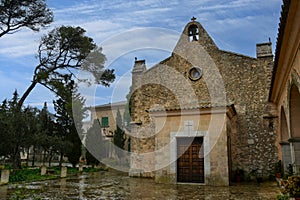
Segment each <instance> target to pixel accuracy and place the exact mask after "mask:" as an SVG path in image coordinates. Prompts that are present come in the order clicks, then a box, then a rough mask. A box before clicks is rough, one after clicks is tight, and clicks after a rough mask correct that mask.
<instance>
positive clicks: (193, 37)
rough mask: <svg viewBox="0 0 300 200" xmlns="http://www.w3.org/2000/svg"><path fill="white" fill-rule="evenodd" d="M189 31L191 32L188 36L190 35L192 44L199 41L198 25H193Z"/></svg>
mask: <svg viewBox="0 0 300 200" xmlns="http://www.w3.org/2000/svg"><path fill="white" fill-rule="evenodd" d="M188 31H189V33H188V34H189V39H190V42H192V41H198V40H199V29H198V26H197V25H195V24H193V25H191V26H190V27H189V29H188Z"/></svg>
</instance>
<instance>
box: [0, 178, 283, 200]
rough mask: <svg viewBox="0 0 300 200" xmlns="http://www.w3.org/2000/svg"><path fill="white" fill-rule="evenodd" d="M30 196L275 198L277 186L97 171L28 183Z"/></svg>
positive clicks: (4, 189) (0, 193) (3, 190)
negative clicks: (164, 180) (163, 180)
mask: <svg viewBox="0 0 300 200" xmlns="http://www.w3.org/2000/svg"><path fill="white" fill-rule="evenodd" d="M19 187H23V188H26V189H25V192H27V193H28V194H32V193H34V194H35V195H36V196H38V197H40V198H41V199H200V200H209V199H212V200H215V199H243V200H244V199H249V200H250V199H251V200H252V199H275V197H276V195H277V194H279V189H278V187H277V186H276V183H263V184H262V185H260V186H258V185H255V184H253V185H249V184H248V185H240V186H230V187H211V186H200V185H185V184H184V185H182V184H178V185H170V184H157V183H155V182H154V180H152V179H142V178H129V177H128V176H126V175H125V174H124V173H117V172H100V173H99V172H97V173H88V174H81V175H78V176H73V177H69V178H63V179H59V180H50V181H40V182H34V183H26V184H24V185H21V186H19ZM16 190H18V189H17V186H11V185H9V186H0V197H1V198H0V199H9V198H10V197H11V195H12V193H13V192H15V191H16Z"/></svg>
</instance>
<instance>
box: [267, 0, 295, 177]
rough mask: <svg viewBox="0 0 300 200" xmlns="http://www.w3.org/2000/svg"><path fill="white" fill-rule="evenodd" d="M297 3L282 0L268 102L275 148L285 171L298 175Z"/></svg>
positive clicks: (293, 0)
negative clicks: (292, 171)
mask: <svg viewBox="0 0 300 200" xmlns="http://www.w3.org/2000/svg"><path fill="white" fill-rule="evenodd" d="M299 22H300V1H298V0H285V1H284V4H283V7H282V13H281V20H280V25H279V30H278V38H277V45H276V54H275V61H274V71H273V77H272V84H271V89H270V96H269V101H270V102H271V103H272V106H273V109H274V115H275V116H276V125H275V127H276V129H275V130H276V133H277V135H278V138H277V141H278V142H277V143H276V144H277V148H278V149H279V158H280V159H281V160H282V161H283V163H284V168H285V169H286V167H287V165H288V164H292V165H293V168H294V172H298V173H299V172H300V93H299V91H300V90H299V89H300V23H299Z"/></svg>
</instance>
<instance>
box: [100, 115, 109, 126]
mask: <svg viewBox="0 0 300 200" xmlns="http://www.w3.org/2000/svg"><path fill="white" fill-rule="evenodd" d="M101 126H102V127H109V125H108V117H102V118H101Z"/></svg>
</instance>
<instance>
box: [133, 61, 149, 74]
mask: <svg viewBox="0 0 300 200" xmlns="http://www.w3.org/2000/svg"><path fill="white" fill-rule="evenodd" d="M134 60H135V61H134V66H133V70H132V73H142V72H144V71H146V63H145V60H137V58H136V57H135V58H134Z"/></svg>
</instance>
